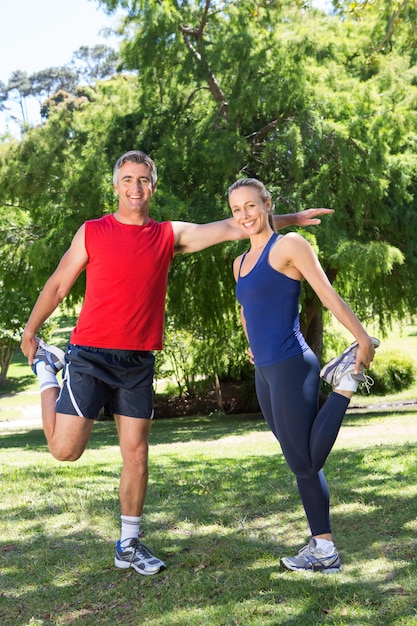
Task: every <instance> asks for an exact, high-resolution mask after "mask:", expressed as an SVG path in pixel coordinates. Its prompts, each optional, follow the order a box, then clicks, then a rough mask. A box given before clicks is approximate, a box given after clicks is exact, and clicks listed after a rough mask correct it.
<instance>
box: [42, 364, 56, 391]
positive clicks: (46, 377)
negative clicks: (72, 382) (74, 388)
mask: <svg viewBox="0 0 417 626" xmlns="http://www.w3.org/2000/svg"><path fill="white" fill-rule="evenodd" d="M36 376H37V377H38V380H39V387H40V390H41V392H42V391H45V389H50V388H51V387H57V388H58V389H60V386H59V382H58V380H57V377H56V375H55V374H54V373H53V372H50V371H49V370H47V369H46V365H45V363H44V362H43V361H39V363H38V364H37V365H36Z"/></svg>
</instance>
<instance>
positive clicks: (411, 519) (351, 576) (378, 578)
mask: <svg viewBox="0 0 417 626" xmlns="http://www.w3.org/2000/svg"><path fill="white" fill-rule="evenodd" d="M213 419H214V422H213ZM201 421H202V420H201V419H198V420H193V419H188V418H182V419H181V422H182V426H180V424H177V425H175V424H173V420H169V425H168V424H167V425H166V427H165V429H164V428H163V426H164V425H163V424H161V425H160V426H159V425H158V424H157V423H155V425H154V426H155V427H156V428H155V431H156V433H155V437H156V439H157V440H158V438H164V443H169V442H175V441H184V440H186V441H191V440H196V439H197V438H198V439H199V441H205V440H206V439H208V438H210V439H211V440H213V439H214V440H216V439H219V438H221V437H223V436H225V435H232V434H236V432H239V434H242V432H245V428H248V429H249V428H250V429H251V430H253V428H254V424H253V423H251V422H250V421H246V422H245V421H243V420H238V419H237V418H235V417H233V418H232V419H230V418H227V420H225V418H220V417H218V416H216V417H215V418H207V421H206V420H203V424H202V432H201V433H200V432H199V431H198V430H197V429H196V422H198V423H199V424H200V423H201ZM185 423H186V425H185ZM97 426H98V428H97V429H96V440H95V441H93V442H92V446H93V448H94V447H95V448H98V447H100V446H103V445H113V443H114V442H115V441H116V436H115V432H114V430H113V429H112V428H111V425H108V424H103V425H102V424H98V425H97ZM209 426H210V428H211V430H210V437H209V436H208V435H209V433H208V431H207V432H206V429H208V428H209ZM256 426H257V424H256V423H255V427H256ZM239 428H240V429H242V430H240V431H239ZM37 436H38V433H37V432H36V431H35V432H32V433H25V434H24V435H23V439H22V438H21V437H22V435H16V436H15V437H16V438H15V439H14V442H15V445H16V444H17V443H18V442H20V445H22V444H23V446H24V445H31V446H33V445H35V446H36V445H37V439H36V437H37ZM10 437H11V436H10ZM33 437H35V441H33ZM9 441H10V442H11V441H12V439H10V440H9ZM30 441H31V443H29V442H30ZM98 442H100V443H99V445H97V444H98ZM158 442H159V443H162V441H158ZM118 469H119V468H117V467H114V466H113V465H112V464H111V463H108V462H107V461H106V459H105V458H103V459H100V461H98V462H89V463H87V464H84V465H82V464H81V467H80V466H78V464H63V465H57V466H56V467H53V468H51V467H49V466H46V467H42V466H41V467H39V466H37V465H36V464H35V465H33V466H30V467H22V468H20V467H15V468H12V469H11V470H10V471H13V480H14V481H16V483H18V484H21V481H25V483H26V484H27V485H28V490H29V493H30V496H28V498H29V499H26V500H25V502H24V503H22V502H21V500H18V501H17V502H16V504H14V505H12V506H10V507H9V508H3V515H4V516H5V518H7V519H8V520H10V522H12V520H13V519H19V520H20V519H23V520H25V526H26V528H27V532H26V533H25V536H24V537H22V539H21V540H19V541H17V542H15V543H14V544H13V545H12V546H10V545H9V544H8V542H7V539H6V540H5V539H3V541H2V542H1V544H0V557H1V563H2V567H1V573H0V577H1V582H2V596H3V598H2V603H3V606H2V608H1V609H0V618H2V619H0V622H1V623H2V624H5V625H7V624H10V625H13V626H18V625H19V624H24V623H26V622H27V621H28V619H29V618H30V617H31V615H32V614H34V613H35V614H36V615H37V616H39V617H41V618H43V619H45V616H50V617H51V621H49V618H48V621H47V622H46V624H47V623H58V622H57V621H55V620H59V623H60V624H65V625H66V626H73V625H74V626H75V625H76V624H80V623H82V624H83V626H85V625H92V626H93V625H94V626H95V625H96V624H97V623H100V624H101V625H103V624H104V625H106V624H109V625H110V624H111V625H113V624H120V625H122V626H123V625H126V626H127V625H128V624H129V625H131V624H141V623H148V622H149V623H150V624H153V625H158V626H159V625H169V624H172V625H174V624H181V626H195V625H197V624H210V626H220V625H223V624H233V623H239V624H244V625H245V626H248V625H251V624H257V625H258V624H262V625H265V626H276V625H283V626H286V625H290V624H292V625H294V624H303V626H305V625H313V624H314V625H315V624H317V625H318V624H326V623H327V624H335V623H338V624H351V625H357V626H359V625H361V626H363V625H366V624H372V626H373V625H374V624H380V623H381V624H383V623H384V624H394V623H396V624H397V623H398V624H400V623H401V624H403V623H404V624H405V623H407V624H409V623H410V624H411V621H409V622H408V621H407V622H403V621H399V620H401V619H403V618H404V619H407V618H409V619H410V620H411V619H413V616H414V618H415V606H416V600H415V597H416V595H415V593H414V592H415V583H414V582H413V581H415V579H416V573H417V570H416V558H415V554H416V547H417V546H416V544H417V542H416V539H415V532H414V531H413V528H414V526H413V524H414V523H415V518H416V513H417V496H416V493H417V461H416V459H415V449H414V446H413V445H405V446H401V447H397V446H379V447H376V448H375V447H372V448H367V449H361V450H359V451H358V450H351V449H350V450H348V451H347V450H335V451H333V452H332V454H331V456H330V458H329V460H328V463H327V465H326V475H327V478H328V480H329V484H330V488H331V492H332V498H333V516H332V518H333V524H334V528H335V531H336V534H337V538H338V547H339V549H340V550H341V553H342V555H343V561H344V564H345V570H344V571H343V572H342V574H340V576H336V577H333V576H320V575H316V576H311V577H310V576H309V577H307V576H305V575H301V576H297V575H296V574H294V573H289V572H282V571H280V570H279V559H280V557H281V556H283V555H287V554H293V553H295V552H296V551H297V550H298V549H299V548H300V547H301V546H302V545H303V543H304V540H305V537H304V531H305V522H304V514H303V511H302V508H301V505H300V503H299V500H298V496H297V493H296V490H295V481H294V478H293V476H292V475H291V474H290V472H289V470H288V468H287V466H286V463H285V461H284V459H283V457H282V455H281V454H280V453H279V452H278V447H277V455H267V456H250V455H248V456H246V457H241V458H236V459H235V458H215V459H212V458H208V457H207V458H206V457H204V456H202V455H201V454H200V455H192V453H191V456H190V458H184V457H177V456H173V455H171V454H170V453H169V451H167V452H166V454H160V455H158V459H157V461H156V462H153V463H152V466H151V477H150V483H149V493H148V500H147V505H146V509H145V519H146V532H147V537H146V540H145V541H146V543H148V536H149V542H150V547H152V548H153V549H155V550H156V551H157V553H158V555H159V556H160V557H161V558H163V559H165V560H166V562H167V565H168V569H167V570H166V571H165V572H163V573H161V574H160V575H158V576H155V577H149V578H147V577H141V576H139V575H138V574H136V573H135V572H134V571H132V570H129V571H124V572H121V571H117V570H115V568H114V567H113V566H112V559H113V542H112V538H108V537H106V536H100V534H98V533H97V531H92V530H91V527H93V528H95V526H96V525H97V522H96V521H94V520H95V519H96V518H95V516H96V515H97V512H99V513H100V516H103V517H108V516H110V517H114V519H115V520H117V518H118V515H119V509H118V499H117V490H116V489H117V481H118ZM6 470H7V468H6ZM358 502H359V503H360V507H359V506H355V507H352V505H353V504H356V505H357V504H358ZM68 515H69V516H70V519H73V523H69V522H66V523H64V522H61V526H59V524H60V519H61V516H62V519H63V520H65V519H66V517H65V516H68ZM116 523H117V522H116ZM77 524H78V525H80V526H83V525H85V528H84V529H83V530H80V531H74V528H75V527H76V525H77ZM89 526H90V527H89ZM57 529H59V530H57ZM117 530H118V529H117ZM117 530H116V531H115V532H117ZM381 558H383V559H384V560H385V561H386V565H385V566H384V567H383V568H382V570H381V569H379V570H378V569H377V566H376V565H375V568H376V571H377V574H375V573H373V571H372V570H371V571H368V570H365V571H360V568H359V567H358V565H357V564H358V563H360V564H364V563H365V564H369V563H372V562H375V563H377V562H378V560H379V559H381ZM384 568H385V569H384ZM413 585H414V586H413ZM226 614H227V615H228V616H229V617H228V620H227V621H226V620H225V615H226ZM341 616H342V617H341ZM7 620H9V621H7ZM25 620H26V622H25ZM413 623H414V622H413Z"/></svg>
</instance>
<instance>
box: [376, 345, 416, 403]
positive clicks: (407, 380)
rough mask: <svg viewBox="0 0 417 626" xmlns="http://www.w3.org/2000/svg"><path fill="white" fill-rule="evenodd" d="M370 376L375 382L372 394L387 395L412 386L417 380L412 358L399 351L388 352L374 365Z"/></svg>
mask: <svg viewBox="0 0 417 626" xmlns="http://www.w3.org/2000/svg"><path fill="white" fill-rule="evenodd" d="M369 375H370V376H371V377H372V378H373V379H374V381H375V385H374V387H373V389H372V392H373V393H374V392H375V393H377V394H381V395H385V394H388V393H395V392H397V391H402V390H403V389H406V388H407V387H409V386H410V385H412V384H413V382H414V381H415V379H416V370H415V366H414V363H413V361H412V359H411V358H410V357H407V356H406V355H403V354H399V353H398V352H397V351H391V352H388V351H386V352H383V353H382V354H381V355H380V356H379V357H378V359H377V360H376V361H375V362H374V363H372V366H371V369H370V370H369Z"/></svg>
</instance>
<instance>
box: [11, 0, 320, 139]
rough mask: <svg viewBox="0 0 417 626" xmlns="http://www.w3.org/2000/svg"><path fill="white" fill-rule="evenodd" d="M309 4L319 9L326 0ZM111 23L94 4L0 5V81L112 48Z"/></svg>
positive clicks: (84, 0)
mask: <svg viewBox="0 0 417 626" xmlns="http://www.w3.org/2000/svg"><path fill="white" fill-rule="evenodd" d="M314 4H315V5H316V6H317V7H319V8H323V9H325V8H326V6H328V4H329V0H315V1H314ZM117 23H118V17H117V14H116V15H115V16H108V15H106V14H105V13H104V11H103V9H102V8H100V7H99V5H98V2H97V1H96V0H18V2H17V1H16V0H0V81H2V82H3V83H5V84H7V82H8V80H9V78H10V75H11V73H12V72H14V71H15V70H23V71H25V72H27V74H33V73H34V72H38V71H39V70H44V69H46V68H48V67H59V66H62V65H66V64H67V63H69V62H70V61H71V58H72V55H73V53H74V52H75V51H76V50H78V48H80V47H81V46H89V47H92V46H94V45H96V44H106V45H109V46H113V47H115V48H117V41H118V40H117V38H116V37H114V38H110V39H106V38H105V37H104V36H103V35H101V34H100V31H102V29H104V28H113V29H114V28H116V27H117ZM36 107H37V109H36V114H37V111H38V110H39V107H38V105H36ZM36 114H35V113H34V112H32V111H29V115H30V119H31V122H34V121H37V120H36V118H35V119H33V115H36ZM6 129H8V130H10V131H11V132H13V127H12V126H11V125H10V122H7V117H6V115H5V114H4V113H2V112H0V132H3V131H5V130H6Z"/></svg>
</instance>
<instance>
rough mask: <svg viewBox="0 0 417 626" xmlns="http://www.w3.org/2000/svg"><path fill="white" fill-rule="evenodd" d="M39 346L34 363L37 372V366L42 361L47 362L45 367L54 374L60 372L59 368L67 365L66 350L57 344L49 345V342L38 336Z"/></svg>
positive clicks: (33, 367)
mask: <svg viewBox="0 0 417 626" xmlns="http://www.w3.org/2000/svg"><path fill="white" fill-rule="evenodd" d="M36 340H37V342H38V348H37V350H36V352H35V359H34V361H33V363H32V369H33V371H34V372H35V374H36V368H37V366H38V364H39V363H40V362H41V361H42V362H43V363H45V369H47V370H48V372H52V374H58V372H59V370H62V368H63V367H64V365H65V352H64V351H63V350H61V348H58V347H57V346H49V345H48V344H47V343H45V342H44V341H42V339H39V337H36Z"/></svg>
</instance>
